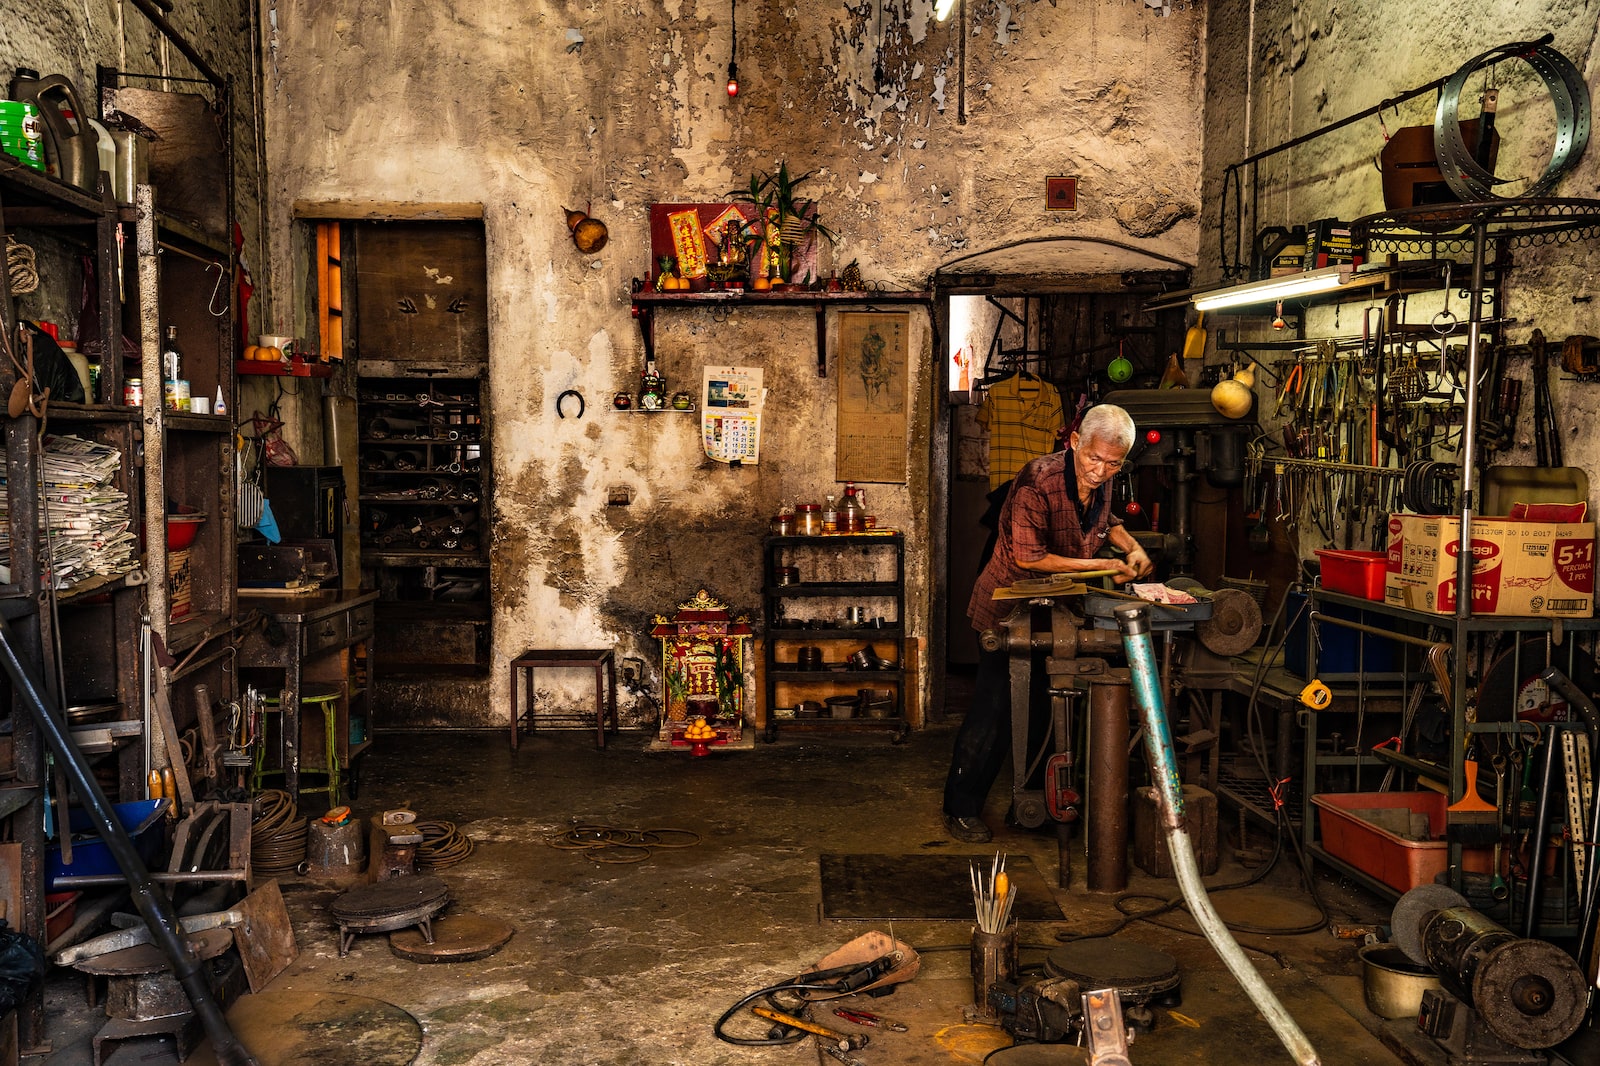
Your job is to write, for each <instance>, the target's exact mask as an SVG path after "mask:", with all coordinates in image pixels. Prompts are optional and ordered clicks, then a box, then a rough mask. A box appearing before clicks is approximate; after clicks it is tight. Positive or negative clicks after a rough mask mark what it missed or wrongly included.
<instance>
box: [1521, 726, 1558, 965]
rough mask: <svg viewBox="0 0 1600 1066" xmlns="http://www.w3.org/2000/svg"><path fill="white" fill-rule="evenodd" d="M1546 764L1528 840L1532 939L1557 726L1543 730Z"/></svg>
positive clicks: (1526, 925)
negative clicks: (1531, 834)
mask: <svg viewBox="0 0 1600 1066" xmlns="http://www.w3.org/2000/svg"><path fill="white" fill-rule="evenodd" d="M1544 745H1545V750H1544V765H1543V766H1541V767H1540V768H1539V807H1538V813H1537V814H1536V815H1535V816H1534V819H1533V839H1532V840H1530V841H1529V842H1528V891H1527V895H1526V897H1525V898H1524V904H1525V906H1526V908H1527V910H1526V913H1525V914H1523V916H1522V935H1523V936H1525V937H1527V938H1528V939H1529V940H1532V939H1533V938H1534V937H1536V936H1537V935H1538V933H1539V909H1540V904H1541V903H1542V902H1543V901H1542V899H1541V897H1542V896H1543V895H1544V852H1545V840H1546V838H1547V837H1549V835H1550V792H1551V790H1552V788H1553V787H1554V786H1555V779H1556V760H1557V759H1559V758H1560V755H1559V754H1557V752H1556V748H1557V747H1558V746H1559V745H1557V743H1556V730H1555V729H1554V728H1547V729H1545V730H1544Z"/></svg>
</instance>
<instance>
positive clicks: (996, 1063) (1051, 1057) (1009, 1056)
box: [983, 1044, 1089, 1066]
mask: <svg viewBox="0 0 1600 1066" xmlns="http://www.w3.org/2000/svg"><path fill="white" fill-rule="evenodd" d="M983 1061H984V1063H985V1066H1089V1049H1088V1048H1081V1047H1074V1046H1073V1045H1071V1044H1016V1045H1014V1046H1012V1047H1003V1048H1001V1049H1000V1050H999V1051H993V1052H990V1053H989V1055H988V1056H987V1057H985V1058H984V1060H983Z"/></svg>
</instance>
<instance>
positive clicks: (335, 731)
mask: <svg viewBox="0 0 1600 1066" xmlns="http://www.w3.org/2000/svg"><path fill="white" fill-rule="evenodd" d="M280 698H281V697H279V696H263V697H262V699H261V704H262V706H263V707H264V708H266V709H268V710H271V709H274V708H276V707H278V703H279V700H280ZM343 698H344V689H343V688H342V687H341V686H339V685H305V686H302V687H301V690H300V710H301V713H302V714H304V712H305V710H306V708H308V707H315V708H316V709H317V710H319V711H321V712H322V744H323V752H324V757H325V760H326V761H325V763H324V765H322V766H307V765H304V764H302V765H301V767H300V772H301V773H313V774H325V775H326V776H327V778H328V783H327V784H326V785H320V786H318V787H316V788H307V787H305V786H304V785H301V786H300V791H301V792H326V793H327V794H328V806H329V807H337V806H338V805H339V701H340V700H341V699H343ZM304 721H305V719H304V718H302V719H301V723H302V728H303V726H304ZM280 732H281V731H280ZM281 773H283V769H282V768H281V767H279V768H273V767H269V766H268V765H267V745H266V738H265V732H264V731H263V736H262V738H261V743H259V744H258V745H257V746H256V758H255V782H254V784H255V791H256V792H260V791H261V785H262V782H263V780H264V779H265V778H267V777H268V776H269V775H272V774H281ZM296 798H298V797H296Z"/></svg>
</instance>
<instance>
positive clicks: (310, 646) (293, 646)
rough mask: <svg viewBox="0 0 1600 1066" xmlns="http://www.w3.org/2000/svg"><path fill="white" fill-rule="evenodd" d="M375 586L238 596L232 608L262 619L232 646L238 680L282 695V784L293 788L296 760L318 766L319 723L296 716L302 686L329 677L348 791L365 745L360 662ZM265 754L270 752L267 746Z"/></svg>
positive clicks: (367, 731) (367, 703) (365, 654)
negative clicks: (335, 693)
mask: <svg viewBox="0 0 1600 1066" xmlns="http://www.w3.org/2000/svg"><path fill="white" fill-rule="evenodd" d="M377 600H378V593H377V591H376V590H363V589H325V590H321V591H318V592H311V593H305V594H302V595H298V596H278V595H273V596H255V595H250V594H248V593H246V594H243V595H241V596H240V597H239V610H240V613H241V614H242V615H245V616H246V617H248V616H249V614H250V612H252V611H260V612H261V613H262V614H264V615H266V617H267V624H266V625H265V626H255V627H251V628H250V631H249V633H248V635H247V636H246V637H245V638H244V640H243V641H242V642H241V643H240V645H239V669H240V677H241V684H243V683H254V684H256V685H257V687H258V688H264V689H265V690H266V691H269V692H277V691H281V692H283V693H284V695H285V698H284V700H283V703H282V706H283V715H284V717H283V730H282V750H281V752H280V753H279V755H280V757H281V762H279V763H277V764H276V765H278V766H281V768H282V770H283V774H284V781H285V783H284V787H285V788H286V789H287V790H288V791H289V792H290V793H292V794H296V795H298V793H299V788H300V767H301V765H302V763H304V764H305V765H306V766H311V765H322V760H321V759H320V758H319V757H318V755H320V752H313V751H308V749H316V748H320V746H321V745H322V743H323V740H322V737H323V735H324V734H323V731H322V729H321V728H320V726H321V723H314V724H313V726H312V727H311V728H307V727H306V726H305V725H304V724H302V722H301V721H300V696H301V689H302V686H310V685H313V684H334V685H339V686H341V687H342V689H343V696H342V698H341V699H340V700H339V702H338V715H339V719H338V722H337V724H336V725H335V729H334V735H335V737H336V738H337V742H338V753H337V754H338V765H339V766H341V767H349V768H350V775H351V780H350V786H351V788H350V791H351V795H354V794H355V790H356V785H357V777H356V773H357V767H358V766H359V762H358V760H359V759H360V758H361V756H363V755H364V754H366V752H367V751H369V750H370V749H371V747H372V721H371V700H370V698H369V696H368V691H367V676H366V667H365V664H366V662H367V661H368V658H369V655H370V648H369V647H368V643H369V641H370V640H371V639H372V631H373V609H374V605H375V604H376V603H377ZM268 754H269V757H270V755H271V753H270V752H269V753H268Z"/></svg>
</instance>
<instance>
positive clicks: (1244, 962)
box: [1116, 606, 1322, 1066]
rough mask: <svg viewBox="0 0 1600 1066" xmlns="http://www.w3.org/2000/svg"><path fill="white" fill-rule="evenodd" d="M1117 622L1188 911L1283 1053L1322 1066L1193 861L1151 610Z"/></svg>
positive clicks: (1133, 609)
mask: <svg viewBox="0 0 1600 1066" xmlns="http://www.w3.org/2000/svg"><path fill="white" fill-rule="evenodd" d="M1116 616H1117V628H1118V629H1119V630H1121V631H1122V645H1123V650H1124V651H1125V653H1126V654H1127V657H1128V666H1129V668H1130V671H1131V673H1132V675H1133V676H1132V682H1133V698H1134V702H1135V703H1137V704H1138V706H1139V712H1140V714H1142V715H1143V716H1144V743H1145V753H1146V754H1147V755H1148V756H1149V759H1150V776H1151V778H1152V779H1153V781H1154V783H1155V792H1156V798H1157V800H1158V801H1159V803H1160V808H1161V830H1162V832H1163V833H1164V834H1165V835H1166V838H1167V850H1168V851H1169V852H1171V854H1172V866H1173V871H1174V872H1175V873H1176V874H1177V876H1178V885H1179V887H1180V888H1182V890H1183V898H1184V900H1185V901H1186V902H1187V903H1188V905H1189V913H1190V914H1192V915H1193V916H1194V920H1195V922H1196V923H1197V924H1198V925H1199V926H1200V929H1201V931H1202V932H1204V933H1205V936H1206V939H1207V940H1209V941H1210V942H1211V946H1212V948H1213V949H1215V951H1216V953H1217V955H1218V957H1220V958H1221V959H1222V961H1223V963H1224V964H1225V965H1226V966H1227V967H1228V970H1229V972H1231V973H1232V974H1233V976H1234V979H1235V980H1236V981H1238V982H1239V985H1240V986H1241V987H1242V988H1243V989H1244V991H1245V994H1246V995H1248V996H1249V997H1250V1001H1251V1002H1252V1003H1254V1004H1255V1005H1256V1009H1257V1010H1259V1011H1260V1012H1261V1016H1262V1017H1263V1018H1265V1019H1266V1020H1267V1024H1268V1025H1270V1026H1272V1031H1273V1032H1274V1033H1276V1034H1277V1036H1278V1040H1279V1041H1280V1042H1282V1044H1283V1046H1284V1048H1285V1050H1287V1051H1288V1052H1289V1054H1290V1055H1292V1056H1293V1057H1294V1059H1295V1061H1296V1062H1299V1063H1302V1064H1304V1066H1319V1064H1320V1063H1321V1061H1322V1060H1321V1059H1319V1058H1318V1057H1317V1052H1316V1049H1315V1048H1313V1047H1312V1046H1311V1041H1310V1040H1308V1039H1307V1038H1306V1035H1305V1033H1303V1032H1301V1030H1300V1027H1299V1026H1298V1025H1296V1024H1295V1021H1294V1019H1293V1018H1291V1017H1290V1016H1289V1012H1288V1011H1287V1010H1285V1009H1284V1007H1283V1004H1282V1003H1280V1002H1278V998H1277V997H1276V996H1274V995H1273V994H1272V990H1271V989H1270V988H1268V987H1267V983H1266V982H1265V981H1264V980H1262V977H1261V975H1260V974H1259V973H1257V972H1256V969H1255V967H1254V966H1252V965H1251V964H1250V960H1249V959H1247V958H1245V954H1244V951H1243V950H1242V949H1241V948H1240V947H1239V944H1238V942H1237V941H1235V940H1234V939H1233V934H1232V933H1230V932H1228V927H1227V926H1226V925H1224V924H1223V921H1222V919H1221V918H1219V917H1218V916H1217V912H1216V909H1215V908H1214V907H1212V905H1211V899H1210V897H1208V896H1207V895H1206V887H1205V883H1204V882H1203V881H1201V880H1200V866H1199V864H1198V863H1197V862H1196V861H1195V857H1194V843H1193V842H1192V841H1191V840H1190V839H1189V827H1188V823H1187V821H1186V819H1185V818H1184V808H1183V786H1182V784H1181V783H1180V782H1179V780H1178V761H1177V758H1176V756H1175V755H1174V753H1173V747H1172V730H1171V728H1170V727H1169V726H1168V725H1167V715H1166V708H1165V707H1163V706H1162V701H1161V683H1160V678H1159V677H1158V676H1157V674H1156V662H1155V653H1154V651H1152V649H1151V647H1150V610H1149V608H1147V607H1139V606H1129V607H1119V608H1117V610H1116Z"/></svg>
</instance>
